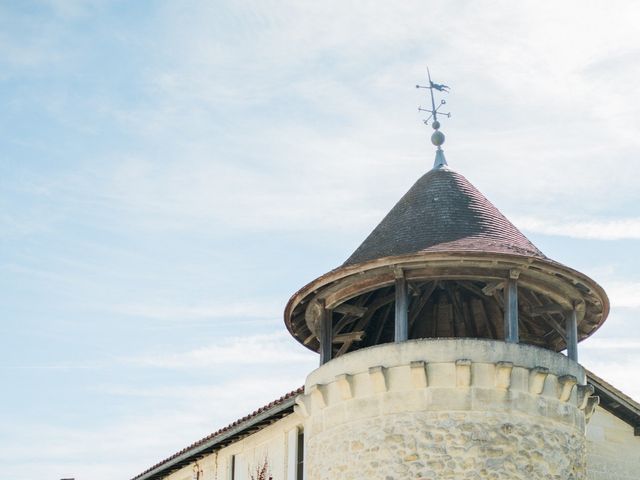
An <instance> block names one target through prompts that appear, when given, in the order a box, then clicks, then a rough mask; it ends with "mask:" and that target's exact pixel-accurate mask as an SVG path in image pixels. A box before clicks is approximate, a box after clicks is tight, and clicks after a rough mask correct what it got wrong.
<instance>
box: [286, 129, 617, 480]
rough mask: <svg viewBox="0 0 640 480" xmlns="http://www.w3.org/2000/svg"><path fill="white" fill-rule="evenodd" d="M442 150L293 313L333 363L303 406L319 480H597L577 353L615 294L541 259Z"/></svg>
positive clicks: (300, 330)
mask: <svg viewBox="0 0 640 480" xmlns="http://www.w3.org/2000/svg"><path fill="white" fill-rule="evenodd" d="M436 123H437V121H436V122H434V128H436V133H439V132H438V131H437V127H436ZM437 126H439V123H437ZM434 137H436V139H435V140H434V143H435V144H436V145H437V146H438V151H437V154H436V162H435V165H434V168H433V169H432V170H431V171H429V172H428V173H426V174H425V175H424V176H422V178H420V179H419V180H418V181H417V182H416V183H415V184H414V185H413V187H411V189H410V190H409V191H408V192H407V193H406V194H405V195H404V196H403V197H402V198H401V199H400V201H399V202H398V203H397V204H396V205H395V206H394V207H393V209H392V210H391V211H390V212H389V213H388V214H387V216H386V217H385V218H384V219H383V220H382V221H381V222H380V224H379V225H378V226H377V227H376V228H375V229H374V230H373V232H372V233H371V234H370V235H369V236H368V237H367V238H366V240H365V241H364V242H363V243H362V245H360V247H358V248H357V249H356V250H355V252H354V253H353V254H352V255H351V256H350V257H349V258H348V259H347V261H346V262H345V263H344V264H343V265H342V266H340V267H338V268H336V269H334V270H332V271H330V272H328V273H326V274H325V275H323V276H321V277H319V278H317V279H316V280H314V281H312V282H311V283H309V284H308V285H306V286H304V287H303V288H302V289H301V290H299V291H298V292H297V293H295V294H294V295H293V297H292V298H291V299H290V300H289V302H288V304H287V307H286V310H285V321H286V325H287V328H288V329H289V332H290V333H291V334H292V335H293V336H294V337H295V338H296V339H297V340H298V341H299V342H301V343H302V344H303V345H305V346H306V347H307V348H310V349H312V350H314V351H317V352H319V353H320V359H321V360H320V363H321V365H320V367H319V368H318V369H317V370H315V371H313V372H312V373H311V374H310V375H309V376H308V377H307V380H306V384H305V393H304V395H303V396H301V397H300V398H299V399H298V405H297V410H298V412H299V413H300V414H302V415H303V416H304V418H305V424H304V434H305V443H306V445H307V446H306V448H305V451H306V452H308V453H307V454H306V458H305V465H306V471H307V477H306V478H308V479H309V480H329V479H331V480H335V479H341V480H348V479H354V480H355V479H362V480H365V479H366V480H371V479H382V480H391V479H393V480H404V479H424V480H426V479H429V480H432V479H433V480H435V479H438V480H440V479H469V480H471V479H509V480H515V479H523V480H524V479H526V480H538V479H539V480H542V479H544V480H548V479H558V480H569V479H572V480H579V479H584V478H585V477H586V473H585V424H586V422H587V421H588V419H589V416H590V414H591V412H592V411H593V409H594V408H595V405H596V404H597V401H598V399H597V397H593V396H591V394H592V393H593V390H592V387H590V386H588V385H587V384H586V378H585V372H584V370H583V368H582V367H581V366H580V365H579V364H578V362H577V360H578V357H577V343H578V342H579V341H581V340H583V339H585V338H586V337H588V336H590V335H591V334H592V333H593V332H594V331H595V330H596V329H597V328H598V327H599V326H600V325H601V324H602V322H603V321H604V320H605V318H606V316H607V314H608V311H609V302H608V299H607V296H606V294H605V292H604V291H603V289H602V288H601V287H600V286H599V285H598V284H597V283H596V282H594V281H593V280H591V279H590V278H588V277H587V276H585V275H583V274H582V273H580V272H577V271H575V270H573V269H571V268H569V267H566V266H564V265H562V264H560V263H558V262H555V261H553V260H551V259H549V258H548V257H546V256H545V255H544V254H543V253H542V252H540V250H538V249H537V248H536V247H535V246H534V245H533V244H532V243H531V242H530V241H529V240H528V239H527V238H526V237H525V236H524V235H523V234H522V233H521V232H520V231H518V229H517V228H516V227H515V226H514V225H513V224H511V223H510V222H509V220H507V219H506V218H505V217H504V216H503V215H502V214H501V213H500V212H499V211H498V210H497V209H496V208H495V207H494V206H493V205H492V204H491V203H490V202H489V201H488V200H487V199H486V198H485V197H484V196H483V195H482V194H481V193H480V192H479V191H478V190H477V189H476V188H475V187H474V186H473V185H471V183H469V181H468V180H467V179H466V178H465V177H463V176H462V175H461V174H459V173H457V172H455V171H454V170H452V169H450V168H449V167H448V166H447V163H446V161H445V160H444V154H443V152H442V150H441V148H440V145H441V144H442V142H444V137H443V136H442V135H441V134H440V136H437V135H436V134H434ZM432 140H433V137H432ZM437 142H439V144H438V143H437ZM564 350H566V352H567V354H566V355H564V354H562V353H559V352H562V351H564Z"/></svg>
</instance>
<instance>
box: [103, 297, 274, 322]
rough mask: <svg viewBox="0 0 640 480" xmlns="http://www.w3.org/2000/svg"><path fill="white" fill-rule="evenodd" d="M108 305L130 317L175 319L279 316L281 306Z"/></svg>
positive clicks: (264, 304)
mask: <svg viewBox="0 0 640 480" xmlns="http://www.w3.org/2000/svg"><path fill="white" fill-rule="evenodd" d="M107 308H108V309H111V310H112V311H114V312H116V313H119V314H123V315H128V316H132V317H139V318H140V317H141V318H151V319H159V320H176V321H184V320H207V319H218V318H220V319H225V318H233V319H254V318H279V317H280V316H281V313H282V305H281V304H280V302H275V301H264V302H256V301H246V302H237V303H229V302H223V301H220V303H219V304H217V305H216V304H211V305H174V304H171V305H164V304H162V303H160V302H158V303H155V304H121V305H118V304H115V305H110V306H109V307H107Z"/></svg>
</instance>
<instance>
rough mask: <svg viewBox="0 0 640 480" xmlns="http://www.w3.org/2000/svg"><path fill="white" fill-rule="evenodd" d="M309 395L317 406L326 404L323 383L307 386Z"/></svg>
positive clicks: (320, 406) (322, 406)
mask: <svg viewBox="0 0 640 480" xmlns="http://www.w3.org/2000/svg"><path fill="white" fill-rule="evenodd" d="M309 396H310V397H311V399H312V400H313V402H314V404H315V406H316V407H317V408H324V407H326V406H327V395H326V387H325V386H324V385H317V384H316V385H311V387H309Z"/></svg>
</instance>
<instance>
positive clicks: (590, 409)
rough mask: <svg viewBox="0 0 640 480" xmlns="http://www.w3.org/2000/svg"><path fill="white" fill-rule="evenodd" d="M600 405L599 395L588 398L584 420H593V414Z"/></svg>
mask: <svg viewBox="0 0 640 480" xmlns="http://www.w3.org/2000/svg"><path fill="white" fill-rule="evenodd" d="M599 404H600V397H599V396H597V395H592V396H590V397H589V398H587V405H586V407H585V409H584V418H585V419H586V420H587V422H588V421H589V420H591V417H592V416H593V413H594V412H595V411H596V407H597V406H598V405H599Z"/></svg>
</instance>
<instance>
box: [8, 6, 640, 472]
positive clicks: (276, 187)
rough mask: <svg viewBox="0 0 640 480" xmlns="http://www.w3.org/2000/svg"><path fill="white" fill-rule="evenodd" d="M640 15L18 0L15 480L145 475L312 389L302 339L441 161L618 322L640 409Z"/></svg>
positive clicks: (12, 32)
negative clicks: (598, 294) (287, 396)
mask: <svg viewBox="0 0 640 480" xmlns="http://www.w3.org/2000/svg"><path fill="white" fill-rule="evenodd" d="M638 19H640V3H638V2H634V1H631V0H628V1H616V0H611V1H608V2H594V1H585V0H581V1H565V2H540V1H528V0H527V1H520V2H513V1H510V0H503V1H481V2H477V1H476V2H472V1H461V0H446V1H424V0H422V1H412V0H407V1H403V2H388V1H367V2H364V1H349V0H347V1H345V0H340V1H337V0H327V1H323V2H314V1H306V0H302V1H301V0H296V1H292V0H291V1H289V0H278V1H276V0H260V1H250V0H247V1H224V0H209V1H205V0H184V1H180V2H173V1H148V0H139V1H136V2H129V1H115V0H114V1H106V0H103V1H100V0H49V1H45V0H43V1H38V2H36V1H29V0H23V1H20V2H15V1H11V0H0V104H1V105H2V108H1V110H0V384H1V385H2V390H1V394H0V477H1V478H11V479H13V480H31V479H34V478H50V479H60V478H64V477H75V478H76V479H77V480H84V479H87V480H88V479H91V480H106V479H118V478H119V479H128V478H131V477H133V476H135V475H136V474H138V473H140V472H141V471H143V470H145V469H147V468H148V467H150V466H151V465H153V464H155V463H157V462H158V461H160V460H161V459H163V458H165V457H167V456H168V455H170V454H172V453H174V452H175V451H178V450H180V449H182V448H183V447H185V446H187V445H188V444H190V443H192V442H193V441H195V440H197V439H199V438H201V437H203V436H205V435H207V434H209V433H211V432H213V431H215V430H217V429H218V428H220V427H222V426H224V425H226V424H228V423H230V422H232V421H233V420H235V419H236V418H239V417H241V416H243V415H245V414H247V413H249V412H251V411H253V410H255V409H256V408H258V407H260V406H261V405H263V404H265V403H268V402H269V401H271V400H273V399H275V398H277V397H279V396H281V395H282V394H284V393H286V392H288V391H290V390H293V389H295V388H297V387H298V386H300V385H302V384H303V382H304V378H305V376H306V374H307V373H309V372H310V371H311V370H312V369H313V368H315V367H316V365H317V362H318V359H317V356H316V355H315V354H313V353H311V352H309V351H308V350H306V349H305V348H303V347H302V346H300V345H299V344H298V343H297V342H295V341H294V340H293V339H292V338H291V337H290V336H289V335H288V333H287V332H286V329H285V327H284V324H283V319H282V311H283V309H284V305H285V303H286V302H287V300H288V299H289V297H290V296H291V295H292V294H293V293H294V292H295V291H296V290H297V289H298V288H300V287H301V286H303V285H304V284H306V283H307V282H309V281H311V280H313V279H314V278H316V277H317V276H319V275H321V274H323V273H324V272H326V271H328V270H330V269H332V268H334V267H336V266H338V265H339V264H341V263H342V262H343V261H344V260H345V259H346V258H347V257H348V256H349V255H350V254H351V253H352V251H353V250H355V248H356V247H357V246H358V245H359V244H360V243H361V241H362V240H363V239H364V238H365V237H366V235H367V234H368V233H369V232H370V231H371V230H372V229H373V228H374V227H375V225H376V224H377V222H378V221H379V220H380V219H381V218H382V217H383V216H384V214H385V213H386V212H387V211H388V210H390V209H391V207H392V206H393V205H394V204H395V202H396V201H397V200H398V199H399V198H400V197H401V196H402V195H403V194H404V192H405V191H406V190H408V189H409V188H410V186H411V185H412V184H413V182H414V181H415V180H416V179H417V178H419V177H420V176H421V175H422V174H423V173H424V172H425V171H427V170H428V169H429V168H431V165H432V163H433V157H434V152H433V147H432V146H431V145H430V144H429V140H428V139H429V135H430V130H429V129H428V128H427V127H425V126H424V125H423V124H422V123H421V122H422V118H423V117H422V116H421V114H420V113H419V112H418V111H417V107H418V105H423V106H424V105H425V104H426V101H427V99H426V97H425V95H424V91H422V90H416V89H415V85H416V83H424V82H425V81H426V80H425V76H426V65H427V64H428V65H429V67H430V69H431V72H432V76H433V77H434V78H433V79H434V81H436V82H438V83H445V84H447V85H449V86H450V87H451V92H450V93H449V94H448V95H447V97H446V99H447V102H448V103H447V105H446V107H447V108H448V109H449V110H450V111H451V113H452V116H451V118H450V119H445V120H443V121H442V131H443V132H444V133H445V134H446V137H447V140H446V143H445V145H444V148H445V151H446V155H447V159H448V162H449V165H450V166H451V167H452V168H453V169H455V170H457V171H459V172H461V173H463V174H464V175H465V176H466V177H467V178H468V179H469V180H470V181H471V182H472V183H473V184H474V185H475V186H476V187H477V188H478V189H479V190H480V191H482V192H483V193H484V194H485V195H486V196H487V197H488V198H489V199H490V200H491V201H492V202H493V203H494V204H495V205H496V206H497V207H498V208H499V209H500V210H501V211H502V212H503V213H504V214H505V215H506V216H507V217H508V218H509V219H511V220H512V221H513V222H514V223H515V225H516V226H518V227H519V228H520V229H521V230H522V231H523V232H524V233H525V234H526V235H527V236H528V237H529V238H530V239H531V240H532V241H533V242H534V243H535V244H536V245H537V246H538V247H539V248H540V249H541V250H542V251H543V252H544V253H545V254H546V255H548V256H549V257H551V258H553V259H555V260H557V261H560V262H562V263H565V264H566V265H569V266H571V267H573V268H575V269H577V270H580V271H582V272H584V273H585V274H587V275H589V276H591V277H592V278H594V279H595V280H596V281H597V282H599V283H600V284H601V285H602V286H603V287H604V288H605V289H606V291H607V292H608V294H609V296H610V299H611V305H612V309H611V314H610V316H609V319H608V320H607V321H606V322H605V324H604V326H603V327H602V328H601V329H600V330H599V331H598V332H596V334H594V335H593V337H591V338H589V339H588V340H586V341H584V342H583V343H581V344H580V346H579V353H580V359H581V362H582V363H583V364H584V365H585V366H586V367H587V368H589V369H591V370H593V371H594V372H595V373H596V374H598V375H600V376H601V377H603V378H605V379H606V380H607V381H609V382H610V383H612V384H613V385H614V386H616V387H617V388H619V389H621V390H622V391H623V392H625V393H626V394H628V395H630V396H631V397H633V398H635V399H636V400H640V384H639V383H638V381H637V378H638V371H639V370H640V326H639V322H638V317H639V314H640V258H639V255H638V252H639V247H640V213H639V209H638V204H639V202H640V189H639V188H638V175H639V172H640V169H639V161H638V158H639V156H640V135H639V131H640V89H639V88H638V84H637V79H638V78H640V30H638V27H637V20H638Z"/></svg>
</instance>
